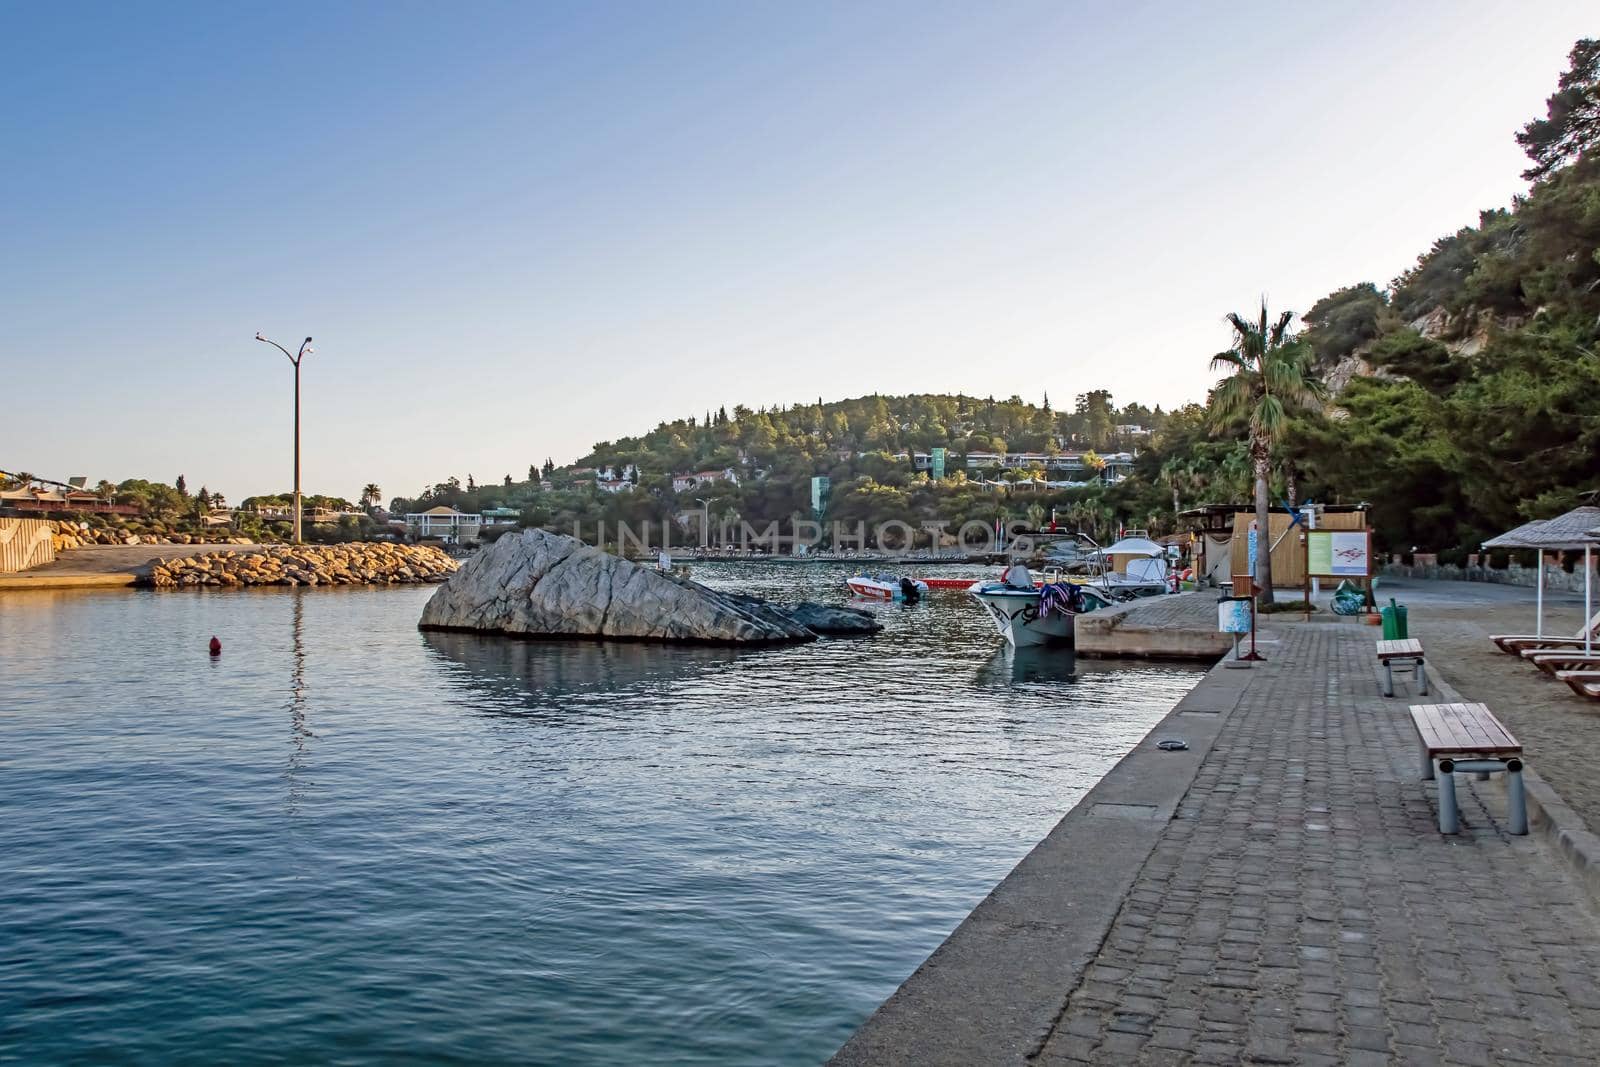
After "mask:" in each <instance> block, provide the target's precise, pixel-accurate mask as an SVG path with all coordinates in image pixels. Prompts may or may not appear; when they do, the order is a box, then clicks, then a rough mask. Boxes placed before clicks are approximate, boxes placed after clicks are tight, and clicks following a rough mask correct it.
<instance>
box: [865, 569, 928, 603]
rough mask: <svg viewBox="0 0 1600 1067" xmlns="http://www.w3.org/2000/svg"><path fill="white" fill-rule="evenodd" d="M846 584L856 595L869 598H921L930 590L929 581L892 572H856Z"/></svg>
mask: <svg viewBox="0 0 1600 1067" xmlns="http://www.w3.org/2000/svg"><path fill="white" fill-rule="evenodd" d="M844 584H845V585H847V586H849V587H850V591H851V592H852V593H854V594H855V595H856V596H861V597H866V598H868V599H869V600H920V599H921V598H922V597H924V596H926V595H927V592H928V583H927V582H924V581H922V580H920V579H917V578H900V577H897V576H896V575H892V574H856V575H852V576H851V577H849V578H846V579H845V580H844Z"/></svg>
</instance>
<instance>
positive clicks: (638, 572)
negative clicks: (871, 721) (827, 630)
mask: <svg viewBox="0 0 1600 1067" xmlns="http://www.w3.org/2000/svg"><path fill="white" fill-rule="evenodd" d="M418 625H419V626H420V627H421V628H422V629H424V630H478V631H489V632H497V633H506V634H515V635H518V636H525V637H612V638H625V639H626V638H632V639H638V640H654V641H709V642H716V643H719V644H761V643H774V642H784V641H811V640H815V638H816V635H815V634H814V633H812V632H811V631H810V630H808V629H807V628H806V627H804V626H802V625H800V624H799V623H798V622H795V621H794V620H793V619H790V618H789V617H788V616H786V615H784V614H783V613H781V612H779V611H776V610H774V609H772V608H770V607H768V606H766V605H765V604H763V603H761V602H760V601H754V602H750V601H748V600H747V599H746V598H741V597H733V596H727V595H724V594H721V593H718V592H715V591H714V590H711V589H707V588H706V587H705V586H703V585H701V584H699V583H698V582H691V581H689V580H688V579H686V578H678V577H675V576H673V575H670V574H663V573H661V572H660V571H658V570H656V569H655V568H653V567H642V566H640V565H639V564H637V563H631V562H629V561H628V560H625V559H622V558H620V557H618V556H613V555H611V554H609V553H606V552H602V551H601V550H600V549H598V548H591V547H590V546H588V545H585V544H584V543H583V542H581V541H578V540H576V539H575V538H571V537H567V536H564V535H562V534H553V533H549V532H547V531H545V530H524V531H522V532H521V533H518V534H509V535H507V536H504V537H501V538H500V539H499V540H497V541H496V542H495V543H494V544H492V545H489V546H488V547H486V548H482V549H480V550H479V551H478V552H477V553H476V554H475V555H474V556H473V557H472V558H471V559H470V560H468V561H467V562H466V563H465V564H463V565H462V567H461V569H460V570H458V571H456V573H455V574H453V575H451V577H450V579H449V580H448V581H446V582H445V583H444V584H443V585H441V586H440V587H439V588H438V590H437V591H436V592H435V593H434V594H433V596H432V597H431V598H430V599H429V600H428V603H427V605H426V606H424V607H423V609H422V620H421V622H420V623H419V624H418Z"/></svg>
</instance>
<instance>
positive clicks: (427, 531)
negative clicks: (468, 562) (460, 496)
mask: <svg viewBox="0 0 1600 1067" xmlns="http://www.w3.org/2000/svg"><path fill="white" fill-rule="evenodd" d="M482 529H483V516H482V515H468V514H465V513H464V512H460V511H457V510H456V509H455V508H447V507H444V506H443V505H441V506H439V507H436V508H429V509H428V510H427V511H414V512H412V513H410V514H408V515H407V516H406V536H407V537H409V538H411V539H412V540H413V541H421V540H424V539H429V538H436V539H438V540H440V541H443V542H445V543H446V544H450V545H464V544H472V543H474V542H476V541H477V540H478V533H479V531H480V530H482Z"/></svg>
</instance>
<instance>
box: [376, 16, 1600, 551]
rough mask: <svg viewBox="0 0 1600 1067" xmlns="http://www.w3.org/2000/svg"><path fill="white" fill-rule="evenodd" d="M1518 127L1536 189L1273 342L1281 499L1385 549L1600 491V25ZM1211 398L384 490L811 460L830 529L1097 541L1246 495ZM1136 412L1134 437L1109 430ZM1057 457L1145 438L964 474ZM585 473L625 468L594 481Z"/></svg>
mask: <svg viewBox="0 0 1600 1067" xmlns="http://www.w3.org/2000/svg"><path fill="white" fill-rule="evenodd" d="M1518 141H1519V142H1520V143H1521V144H1522V145H1523V147H1524V148H1525V149H1526V150H1527V152H1528V154H1529V157H1530V160H1531V161H1532V166H1531V167H1530V168H1529V170H1528V171H1527V172H1526V174H1525V177H1527V178H1529V179H1530V180H1531V182H1532V184H1531V186H1530V187H1529V189H1528V191H1527V192H1526V193H1525V194H1523V195H1521V196H1519V197H1517V198H1516V199H1515V200H1514V202H1513V203H1512V204H1511V205H1510V206H1509V207H1506V208H1495V209H1492V210H1486V211H1484V212H1483V213H1482V214H1481V215H1480V216H1479V218H1478V220H1477V222H1476V224H1475V225H1470V226H1465V227H1463V228H1461V229H1460V230H1458V231H1456V232H1455V233H1453V234H1450V235H1448V236H1445V237H1442V238H1440V239H1439V240H1438V241H1436V242H1435V243H1434V245H1433V247H1432V248H1431V249H1428V250H1427V251H1426V252H1424V253H1423V254H1422V255H1420V256H1419V257H1418V259H1417V262H1416V265H1415V266H1413V267H1412V268H1411V269H1409V270H1407V271H1406V272H1404V273H1403V274H1402V275H1401V276H1400V277H1398V278H1396V279H1393V280H1392V281H1391V282H1389V283H1388V284H1387V285H1379V284H1376V283H1374V282H1372V281H1370V280H1369V281H1361V282H1357V283H1355V284H1351V285H1348V286H1345V287H1343V288H1340V289H1338V290H1336V291H1334V292H1333V293H1330V294H1329V295H1328V296H1326V297H1324V298H1323V299H1321V300H1319V301H1317V302H1316V303H1315V304H1313V305H1312V306H1311V307H1310V308H1308V309H1306V310H1305V313H1304V316H1303V319H1302V320H1301V322H1300V323H1299V324H1298V326H1297V328H1296V329H1295V330H1294V331H1293V333H1292V334H1291V335H1289V336H1288V338H1287V340H1288V342H1289V343H1290V344H1292V345H1294V346H1297V347H1296V349H1295V358H1297V359H1299V358H1304V359H1305V360H1306V361H1308V363H1309V365H1310V366H1311V367H1312V368H1314V371H1315V374H1316V375H1317V377H1318V378H1320V379H1321V380H1322V381H1323V382H1325V383H1326V385H1327V387H1328V388H1327V392H1328V394H1329V396H1330V400H1329V402H1328V403H1327V405H1326V406H1323V407H1320V408H1318V409H1317V410H1313V411H1310V412H1300V413H1292V414H1289V415H1288V416H1287V417H1286V429H1285V430H1284V432H1283V433H1282V436H1281V438H1280V439H1279V441H1278V443H1277V446H1276V449H1275V452H1274V457H1273V461H1272V475H1271V477H1272V486H1271V494H1272V498H1273V499H1274V500H1281V499H1286V498H1287V499H1299V498H1303V497H1308V496H1309V497H1312V498H1315V499H1317V500H1321V501H1331V502H1343V503H1353V502H1358V501H1367V502H1370V503H1371V505H1372V508H1373V521H1374V524H1375V526H1376V528H1377V531H1378V536H1379V540H1380V543H1381V545H1382V547H1383V548H1385V549H1386V550H1393V551H1409V550H1410V549H1411V548H1413V547H1416V548H1422V549H1431V550H1436V551H1441V552H1443V553H1444V554H1445V555H1446V557H1447V558H1448V557H1459V556H1460V555H1463V554H1465V553H1466V552H1468V551H1472V550H1474V549H1475V548H1476V546H1477V544H1478V543H1479V542H1480V541H1481V540H1483V539H1484V538H1486V537H1489V536H1492V535H1493V534H1495V533H1497V532H1499V531H1501V530H1503V529H1505V528H1507V527H1509V526H1512V525H1515V524H1517V523H1519V522H1521V521H1523V520H1525V519H1528V518H1537V517H1545V516H1549V515H1552V514H1555V513H1557V512H1559V511H1561V510H1563V509H1565V508H1568V507H1571V506H1573V505H1574V504H1576V503H1578V502H1579V501H1580V499H1581V498H1582V497H1583V496H1584V495H1585V494H1586V493H1590V492H1592V491H1594V490H1595V489H1597V488H1600V354H1597V342H1600V336H1597V335H1600V151H1597V150H1596V145H1597V143H1600V42H1596V41H1580V42H1579V43H1578V45H1577V46H1576V47H1575V48H1574V49H1573V53H1572V65H1571V68H1570V69H1569V70H1568V71H1567V72H1566V73H1565V74H1563V75H1562V77H1561V79H1560V84H1559V86H1558V90H1557V92H1556V93H1555V94H1554V95H1553V96H1552V97H1551V98H1550V103H1549V108H1548V115H1547V116H1546V117H1545V118H1542V119H1537V120H1535V121H1533V122H1530V123H1529V124H1528V125H1527V126H1526V127H1525V128H1524V129H1523V130H1522V131H1521V133H1519V134H1518ZM1267 281H1270V279H1267ZM1227 310H1229V309H1218V313H1219V318H1220V317H1221V314H1222V312H1224V311H1227ZM1211 355H1212V354H1211V353H1202V352H1197V353H1195V354H1194V358H1195V359H1196V360H1197V361H1199V360H1202V359H1209V358H1210V357H1211ZM1221 411H1222V409H1221V407H1219V406H1218V405H1215V404H1213V403H1212V402H1211V398H1208V400H1207V403H1206V404H1204V405H1201V404H1196V405H1190V406H1187V407H1184V408H1181V409H1179V410H1177V411H1172V412H1162V411H1160V410H1159V409H1149V408H1146V407H1144V406H1142V405H1140V404H1138V403H1131V404H1128V405H1125V406H1123V407H1121V408H1118V407H1116V406H1115V405H1114V404H1113V403H1112V398H1111V397H1110V396H1109V395H1108V394H1107V393H1105V392H1103V391H1087V392H1085V393H1084V394H1082V395H1080V396H1078V397H1076V398H1075V399H1074V403H1073V404H1072V405H1071V409H1070V410H1068V411H1057V410H1053V409H1052V408H1051V407H1050V405H1049V401H1048V399H1047V398H1044V399H1043V400H1042V402H1041V403H1040V404H1038V405H1034V404H1031V403H1028V402H1025V401H1023V400H1022V399H1021V398H1019V397H1011V398H1009V399H1007V400H1003V401H996V400H994V399H993V398H984V399H979V398H974V397H968V396H960V395H957V396H944V395H910V396H899V397H894V396H869V397H861V398H857V399H853V400H845V401H838V402H834V403H823V402H821V401H820V400H819V401H817V402H815V403H801V404H795V405H792V406H788V407H783V406H779V407H774V408H767V409H756V410H751V409H749V408H744V407H736V408H734V410H733V412H732V413H731V414H730V413H728V412H726V411H721V410H719V411H717V412H705V413H703V414H699V415H696V416H694V417H688V418H683V419H678V420H674V421H671V422H664V423H662V424H661V425H659V426H657V427H656V428H655V429H654V430H652V431H650V432H649V433H647V434H644V435H643V436H640V437H636V438H625V439H622V440H619V441H614V442H601V443H599V444H597V445H596V446H595V448H594V450H593V452H592V453H591V454H589V455H588V456H585V457H583V458H582V459H581V460H579V461H578V462H577V463H575V464H573V465H571V466H569V467H565V468H561V469H557V468H555V466H554V465H553V464H551V463H549V462H548V461H547V462H546V464H545V465H544V466H543V467H542V468H539V467H530V468H529V471H528V478H526V479H513V478H512V476H511V475H509V474H508V475H506V476H505V477H504V478H503V479H502V480H501V481H499V482H496V483H491V484H488V485H479V484H477V483H476V482H475V481H474V480H473V479H472V478H471V477H470V476H469V478H468V481H467V484H465V485H462V484H461V483H459V482H458V481H456V480H455V479H450V480H449V481H446V482H444V483H441V484H439V485H436V486H434V487H433V488H431V489H430V490H428V491H427V492H425V493H423V494H422V495H421V496H420V497H418V498H416V499H413V500H404V499H399V500H396V501H395V502H394V505H395V508H396V509H397V510H413V509H417V508H421V507H427V506H432V505H435V504H449V505H452V506H457V507H461V508H463V509H464V510H482V509H484V508H488V507H510V508H515V509H517V510H518V511H519V512H520V514H521V516H522V520H523V521H524V522H525V523H528V524H536V525H544V526H550V527H552V528H557V529H567V530H570V529H572V528H573V526H574V525H577V526H579V527H580V528H581V529H583V530H584V531H585V532H586V533H590V532H592V531H593V530H594V528H595V524H596V523H597V522H599V521H601V520H606V521H608V522H612V523H615V522H617V521H627V522H629V523H633V524H638V523H642V522H645V521H653V520H661V519H670V518H671V517H673V516H674V515H677V514H678V513H680V512H681V511H683V510H685V509H687V508H700V507H704V508H706V509H708V510H710V511H712V512H713V513H714V514H716V515H719V516H732V515H735V514H736V515H738V516H740V517H742V518H745V519H748V520H749V521H751V522H752V523H755V524H758V525H761V524H765V523H766V522H770V521H774V520H776V521H779V522H786V521H788V520H790V519H791V518H796V517H809V516H810V479H811V478H812V477H813V476H814V475H827V476H829V477H830V478H831V479H832V482H833V490H834V491H833V496H832V500H831V503H830V505H829V510H828V514H827V515H826V516H825V518H828V519H838V520H840V521H844V522H854V521H856V520H858V519H864V520H866V521H868V522H869V523H872V522H881V521H885V520H889V519H899V520H901V521H906V522H910V523H912V524H913V525H915V524H917V523H918V522H919V521H922V520H930V519H941V520H945V521H949V522H951V523H955V524H959V523H960V522H963V521H967V520H968V519H978V520H981V521H993V519H994V518H996V517H1010V518H1013V519H1024V520H1031V521H1033V522H1035V523H1037V522H1040V521H1043V519H1045V518H1046V517H1047V516H1049V515H1050V514H1051V513H1052V511H1054V512H1055V514H1056V516H1057V517H1058V518H1059V519H1060V520H1061V521H1062V522H1065V523H1068V524H1070V525H1076V526H1081V527H1082V528H1083V529H1085V530H1086V531H1088V532H1090V533H1093V534H1095V535H1097V536H1104V535H1105V534H1107V533H1108V532H1112V531H1114V530H1115V529H1117V528H1118V527H1121V526H1140V527H1147V528H1150V529H1151V530H1152V531H1154V532H1161V531H1164V530H1169V529H1172V528H1173V527H1174V525H1175V512H1176V511H1177V510H1178V509H1181V508H1183V507H1188V506H1192V505H1194V504H1198V503H1202V502H1244V501H1246V500H1248V499H1249V495H1250V491H1251V480H1252V470H1251V456H1250V454H1249V446H1248V443H1247V436H1248V435H1247V433H1246V429H1247V427H1246V425H1245V422H1244V421H1243V417H1242V416H1240V417H1235V418H1232V419H1224V418H1222V417H1221ZM1129 425H1137V426H1140V427H1142V428H1143V429H1145V430H1148V431H1150V433H1149V435H1148V436H1147V435H1145V434H1138V435H1133V434H1130V433H1127V432H1119V430H1118V427H1119V426H1129ZM934 447H944V448H947V449H949V450H950V454H951V460H950V470H951V471H952V472H954V476H953V477H951V478H949V479H947V480H945V481H943V482H932V481H930V480H929V479H928V478H927V476H926V475H925V474H924V473H920V472H918V471H917V470H916V469H915V468H914V466H913V462H912V459H911V454H913V453H915V452H918V451H924V452H925V451H928V450H929V449H931V448H934ZM1061 450H1068V451H1077V452H1083V451H1088V452H1095V453H1099V454H1104V453H1106V452H1120V451H1129V452H1133V451H1137V453H1138V455H1137V458H1136V460H1135V461H1134V463H1133V466H1132V472H1131V474H1130V475H1129V476H1128V477H1127V478H1126V479H1124V480H1121V481H1112V480H1108V479H1106V478H1105V477H1104V476H1103V475H1098V474H1095V473H1094V468H1093V467H1092V465H1091V468H1090V469H1091V476H1090V477H1088V478H1087V479H1085V481H1086V482H1087V484H1083V485H1079V486H1076V487H1073V488H1064V489H1056V490H1049V489H1044V488H1041V487H1039V486H1038V485H1037V484H1034V483H1031V482H1029V481H1028V480H1029V479H1031V478H1033V477H1042V472H1037V473H1036V472H1028V471H1017V470H1009V471H1005V472H1003V473H1002V471H1000V470H998V469H975V470H973V471H971V472H970V473H972V474H973V475H975V476H976V475H985V476H987V477H988V478H990V479H1001V478H1002V477H1003V478H1004V479H1007V480H1009V481H1010V483H1011V484H1010V485H1009V486H1007V487H996V486H983V485H978V484H974V482H973V481H972V480H971V479H969V478H967V477H966V475H967V474H968V473H969V472H968V470H967V467H966V465H965V462H964V457H965V456H967V455H968V454H969V453H973V452H982V453H999V452H1039V453H1045V454H1053V453H1056V452H1059V451H1061ZM897 454H898V455H901V456H903V458H897ZM590 468H592V469H590ZM725 468H726V469H731V470H733V471H735V473H736V475H737V476H738V478H739V484H737V485H734V484H731V483H728V482H722V481H716V482H711V483H709V484H705V485H700V486H698V487H696V488H694V489H692V490H690V491H687V492H675V491H674V489H673V484H672V476H673V475H675V474H685V473H690V472H695V471H702V470H722V469H725ZM597 473H598V474H600V475H604V474H607V473H609V474H611V475H613V476H615V477H616V478H618V479H622V480H628V481H631V482H632V484H630V485H629V486H628V487H627V488H626V489H625V490H624V491H621V492H616V493H607V492H603V491H602V490H601V489H600V487H599V486H598V485H597V484H596V477H597Z"/></svg>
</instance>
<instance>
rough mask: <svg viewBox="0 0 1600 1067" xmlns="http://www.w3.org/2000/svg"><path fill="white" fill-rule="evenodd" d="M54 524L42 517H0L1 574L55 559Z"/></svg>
mask: <svg viewBox="0 0 1600 1067" xmlns="http://www.w3.org/2000/svg"><path fill="white" fill-rule="evenodd" d="M52 530H53V525H52V524H51V523H49V522H47V521H45V520H44V519H0V574H10V573H13V572H15V571H24V570H27V569H28V568H29V567H37V566H39V565H40V564H43V563H49V562H50V561H52V560H53V559H55V558H56V549H55V545H54V544H53V543H52V542H51V540H50V534H51V532H52Z"/></svg>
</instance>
